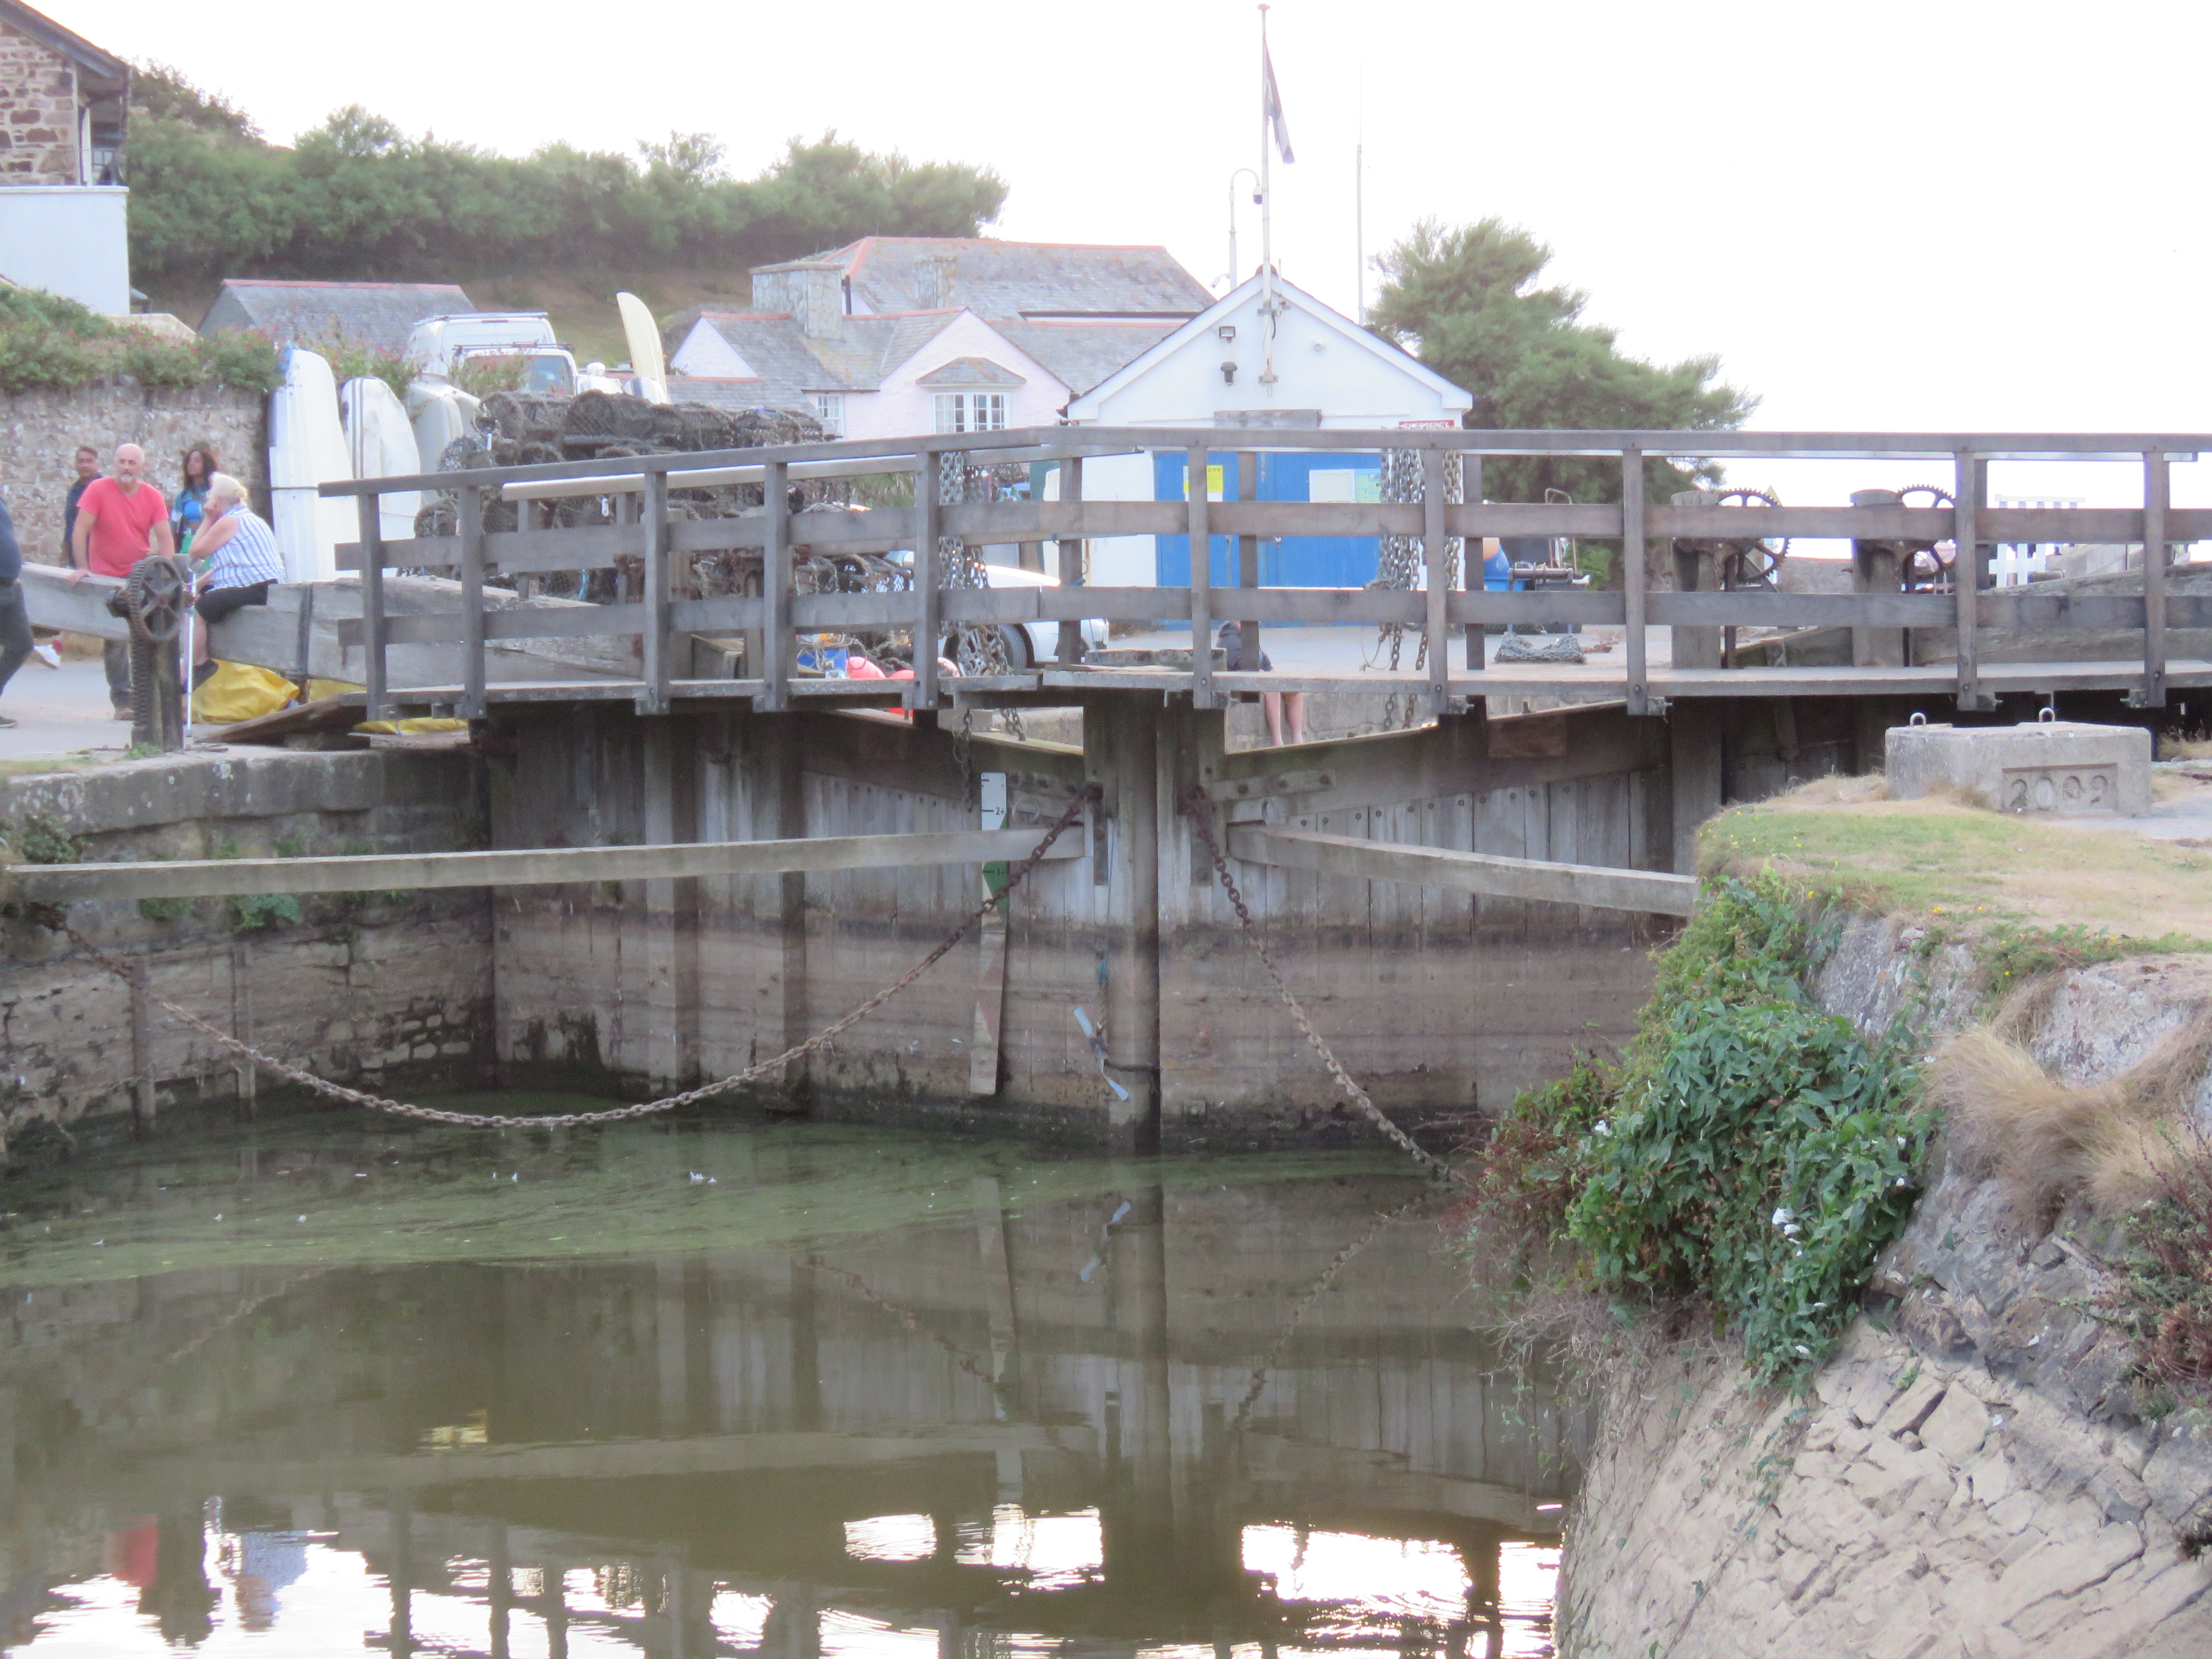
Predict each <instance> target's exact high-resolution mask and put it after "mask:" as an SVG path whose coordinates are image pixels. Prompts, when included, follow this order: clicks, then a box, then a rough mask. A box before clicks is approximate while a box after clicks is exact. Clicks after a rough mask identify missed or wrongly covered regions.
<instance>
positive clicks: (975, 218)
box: [130, 65, 1006, 283]
mask: <svg viewBox="0 0 2212 1659" xmlns="http://www.w3.org/2000/svg"><path fill="white" fill-rule="evenodd" d="M132 99H133V105H134V109H133V113H132V118H131V149H130V167H131V264H132V268H133V270H136V271H137V272H138V273H139V276H140V280H141V282H142V283H144V282H146V281H148V280H151V281H154V282H162V281H173V280H178V279H185V280H200V281H207V280H210V279H215V278H220V277H224V276H247V275H252V276H304V277H345V278H370V277H384V278H417V279H432V280H437V279H449V278H451V277H452V276H454V275H455V274H456V273H465V272H468V271H471V270H485V269H492V270H502V271H512V270H544V269H562V270H613V269H623V268H629V267H635V266H636V265H638V264H641V263H642V264H678V263H685V262H698V263H715V264H726V265H732V266H738V267H740V268H742V266H744V265H745V264H758V263H761V262H763V261H766V260H772V259H778V258H791V257H793V256H796V255H799V254H802V253H808V252H816V251H817V250H819V249H823V248H828V247H834V246H837V245H839V244H840V243H842V242H847V241H850V240H853V239H854V238H855V237H859V236H865V235H870V234H881V235H895V236H973V235H974V234H975V233H976V231H977V229H978V228H980V227H981V226H982V225H983V224H986V223H987V222H990V221H991V220H993V219H995V218H996V217H997V216H998V215H999V210H1000V207H1001V206H1002V205H1003V204H1004V203H1005V201H1006V184H1005V182H1004V181H1003V180H1002V179H1000V178H999V176H998V175H997V174H996V173H994V172H992V171H990V170H989V169H988V168H979V167H967V166H963V165H959V164H956V163H935V162H927V163H923V162H914V161H908V160H907V159H906V158H905V157H903V156H901V155H872V154H869V153H867V152H866V151H863V150H862V149H860V148H859V147H858V146H857V145H854V144H850V143H843V142H842V141H840V140H839V139H838V138H837V137H836V134H835V133H834V132H832V133H828V134H825V135H824V136H823V137H822V138H821V139H820V140H819V141H818V142H817V143H801V142H800V141H799V140H798V139H796V138H794V139H793V140H792V141H791V143H790V146H789V148H788V149H787V151H786V153H785V155H784V156H783V158H782V159H781V161H778V162H776V164H775V166H773V167H769V169H768V170H767V171H766V172H765V173H762V174H761V175H760V176H759V177H757V178H755V179H728V178H725V177H724V176H722V173H721V170H720V167H721V148H720V145H719V144H717V143H714V141H713V140H712V139H710V138H708V137H706V136H705V135H703V134H697V133H692V134H678V133H671V134H670V135H669V138H668V141H667V142H666V143H656V144H648V145H641V146H640V153H639V155H637V156H636V157H635V158H633V157H630V156H627V155H612V154H607V153H603V152H590V151H585V150H579V149H571V148H569V147H568V146H567V145H565V144H554V145H549V146H547V147H546V148H545V149H541V150H539V151H538V152H537V153H536V154H535V155H530V156H528V157H525V158H520V159H517V158H514V157H511V156H504V155H494V154H491V153H489V152H488V151H485V150H480V149H472V148H471V147H470V146H467V145H465V144H455V143H446V142H443V141H441V140H439V139H436V138H434V137H427V136H426V137H410V136H408V135H407V134H404V133H403V132H401V131H399V129H398V127H396V126H395V125H392V123H391V122H390V121H387V120H386V119H384V118H382V117H380V116H376V115H372V114H370V113H369V112H368V111H366V110H364V109H362V107H361V106H358V105H355V106H349V107H348V108H345V109H342V110H340V111H338V112H337V113H335V114H333V115H332V116H331V118H329V119H328V120H326V121H325V123H324V124H323V125H321V126H319V127H318V128H316V129H315V130H314V131H312V132H308V133H305V134H303V135H301V137H300V138H299V139H298V141H297V142H296V143H294V144H292V145H291V146H290V147H289V148H285V147H282V146H278V145H274V144H270V143H267V142H266V141H265V140H264V139H263V137H261V135H260V134H259V133H258V132H257V131H255V130H254V128H253V125H252V122H251V121H250V120H248V119H247V118H246V116H245V115H244V114H243V113H242V112H240V111H238V110H236V109H234V108H233V107H232V106H228V105H227V104H225V103H224V102H223V101H222V100H221V99H219V98H216V97H214V96H212V95H211V94H207V93H204V92H203V91H201V90H200V89H198V88H195V87H193V86H192V85H191V83H190V82H186V81H185V80H184V79H183V78H182V77H181V76H179V75H177V74H176V72H175V71H173V70H167V69H163V68H161V67H159V66H157V65H147V66H142V67H141V68H140V69H139V70H137V74H136V76H134V79H133V82H132Z"/></svg>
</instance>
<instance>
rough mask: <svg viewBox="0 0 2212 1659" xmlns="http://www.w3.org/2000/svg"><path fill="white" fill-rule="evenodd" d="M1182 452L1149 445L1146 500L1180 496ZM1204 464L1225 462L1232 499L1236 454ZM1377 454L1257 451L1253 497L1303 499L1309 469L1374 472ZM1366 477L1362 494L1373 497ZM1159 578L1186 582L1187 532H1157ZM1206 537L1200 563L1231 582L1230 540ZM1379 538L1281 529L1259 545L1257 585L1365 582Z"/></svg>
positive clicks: (1378, 554) (1375, 561)
mask: <svg viewBox="0 0 2212 1659" xmlns="http://www.w3.org/2000/svg"><path fill="white" fill-rule="evenodd" d="M1185 464H1186V463H1185V460H1184V457H1183V456H1182V453H1181V452H1179V451H1173V450H1170V451H1164V452H1156V453H1154V454H1153V456H1152V499H1153V500H1154V501H1182V500H1184V499H1186V497H1185V496H1184V494H1183V487H1182V475H1183V469H1184V466H1185ZM1207 465H1210V466H1218V467H1221V468H1223V469H1225V471H1224V472H1223V475H1222V476H1223V477H1224V479H1225V481H1226V483H1227V485H1228V488H1227V491H1226V494H1227V495H1228V496H1229V498H1230V499H1231V500H1232V501H1233V500H1235V499H1236V498H1237V457H1236V456H1235V455H1233V454H1218V455H1212V456H1209V457H1208V458H1207ZM1382 465H1383V460H1382V457H1381V456H1379V455H1350V454H1333V453H1319V454H1315V453H1307V454H1262V455H1261V457H1260V489H1259V499H1260V500H1261V501H1311V500H1312V499H1313V495H1312V493H1311V492H1312V488H1313V484H1312V474H1314V473H1315V472H1317V471H1345V470H1346V469H1349V470H1351V471H1352V472H1353V474H1354V475H1355V477H1357V476H1358V475H1361V474H1366V475H1370V478H1371V477H1373V476H1376V475H1379V473H1380V471H1381V468H1382ZM1372 488H1373V486H1372V483H1371V482H1370V484H1369V489H1370V496H1369V499H1372V495H1371V491H1372ZM1152 539H1153V541H1154V543H1155V544H1156V545H1157V549H1158V564H1159V584H1160V586H1163V587H1188V586H1190V538H1189V537H1188V536H1156V537H1154V538H1152ZM1208 539H1209V540H1210V542H1211V544H1212V548H1211V555H1212V556H1211V557H1210V558H1209V559H1208V560H1207V568H1208V569H1209V570H1210V571H1211V572H1212V580H1213V585H1214V586H1216V587H1234V586H1236V585H1237V544H1236V539H1235V538H1233V537H1230V536H1214V537H1211V538H1208ZM1382 557H1383V550H1382V547H1381V544H1379V543H1378V542H1377V541H1376V538H1374V537H1372V536H1285V537H1284V538H1282V539H1281V540H1280V541H1263V542H1261V544H1260V585H1261V586H1262V587H1364V586H1366V585H1367V584H1368V583H1369V582H1371V581H1373V580H1375V574H1376V571H1377V570H1378V569H1379V568H1381V566H1382Z"/></svg>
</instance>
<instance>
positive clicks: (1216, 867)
mask: <svg viewBox="0 0 2212 1659" xmlns="http://www.w3.org/2000/svg"><path fill="white" fill-rule="evenodd" d="M1177 804H1178V805H1180V806H1181V808H1182V812H1183V815H1184V816H1185V817H1188V818H1189V819H1190V821H1191V823H1192V826H1193V827H1194V828H1195V829H1197V831H1198V837H1199V839H1200V841H1202V842H1205V843H1206V855H1207V856H1208V857H1209V858H1211V859H1212V860H1213V873H1214V874H1215V875H1216V876H1217V877H1218V878H1220V881H1221V888H1222V890H1223V891H1224V892H1225V893H1227V894H1228V895H1229V902H1230V903H1231V905H1232V906H1233V907H1235V908H1236V911H1237V921H1240V922H1242V923H1243V925H1244V940H1245V943H1246V944H1248V945H1250V946H1251V947H1252V951H1253V954H1254V955H1255V956H1257V957H1259V958H1260V965H1261V967H1262V968H1265V969H1267V977H1268V978H1269V979H1271V980H1273V981H1274V985H1275V992H1276V994H1277V995H1279V996H1280V997H1281V998H1282V1000H1283V1006H1285V1008H1287V1009H1289V1010H1290V1011H1291V1019H1292V1020H1293V1021H1294V1022H1296V1024H1297V1028H1298V1030H1300V1031H1301V1032H1302V1033H1304V1036H1305V1040H1306V1042H1308V1043H1309V1044H1310V1045H1311V1047H1312V1048H1313V1051H1314V1053H1315V1054H1318V1055H1320V1056H1321V1063H1322V1065H1323V1066H1327V1067H1328V1073H1329V1075H1330V1076H1331V1077H1333V1078H1334V1079H1336V1080H1337V1083H1338V1085H1339V1086H1340V1087H1341V1088H1342V1089H1343V1091H1344V1092H1345V1093H1346V1095H1347V1096H1348V1097H1350V1098H1351V1101H1352V1104H1353V1105H1354V1106H1357V1107H1358V1109H1360V1111H1361V1112H1362V1113H1364V1114H1365V1115H1366V1118H1367V1121H1369V1122H1370V1123H1372V1124H1373V1125H1374V1126H1375V1127H1376V1129H1377V1130H1379V1131H1380V1132H1381V1133H1382V1134H1383V1136H1384V1138H1385V1139H1389V1141H1391V1142H1392V1143H1393V1144H1395V1146H1397V1147H1398V1148H1399V1150H1400V1151H1401V1152H1404V1153H1405V1154H1406V1155H1407V1157H1408V1158H1412V1159H1413V1161H1414V1162H1415V1163H1417V1164H1419V1165H1421V1167H1422V1168H1424V1169H1425V1170H1428V1171H1429V1173H1430V1174H1431V1175H1433V1176H1436V1177H1437V1179H1439V1180H1442V1181H1449V1182H1455V1183H1456V1184H1457V1185H1459V1186H1462V1187H1464V1186H1466V1185H1467V1184H1468V1179H1467V1177H1466V1176H1463V1175H1462V1174H1461V1173H1460V1172H1459V1171H1458V1170H1455V1169H1454V1168H1452V1166H1451V1165H1450V1164H1447V1163H1445V1162H1444V1161H1443V1159H1442V1158H1438V1157H1437V1156H1436V1155H1435V1154H1434V1153H1433V1152H1426V1151H1425V1150H1423V1149H1422V1148H1421V1147H1420V1146H1417V1145H1415V1144H1414V1141H1413V1137H1412V1136H1411V1135H1409V1134H1407V1133H1406V1132H1405V1131H1404V1130H1403V1129H1401V1128H1400V1127H1398V1126H1397V1125H1396V1124H1395V1123H1393V1122H1392V1121H1390V1120H1389V1117H1387V1116H1386V1115H1384V1114H1383V1109H1382V1108H1381V1107H1379V1106H1377V1105H1376V1103H1374V1102H1373V1101H1372V1100H1370V1099H1369V1098H1368V1096H1367V1091H1366V1090H1364V1089H1363V1088H1361V1087H1360V1086H1359V1085H1358V1083H1356V1082H1354V1081H1353V1080H1352V1073H1349V1072H1347V1071H1346V1070H1345V1069H1344V1067H1343V1066H1342V1065H1341V1064H1340V1062H1339V1061H1338V1060H1337V1058H1336V1055H1335V1054H1334V1051H1332V1050H1331V1049H1330V1048H1329V1046H1328V1042H1326V1041H1325V1040H1324V1039H1323V1038H1322V1034H1321V1033H1320V1032H1319V1031H1316V1030H1314V1024H1313V1022H1312V1021H1311V1020H1310V1019H1308V1018H1306V1011H1305V1010H1304V1008H1303V1007H1302V1006H1299V1003H1298V1000H1297V998H1296V997H1295V996H1293V995H1291V987H1290V986H1289V984H1288V983H1286V982H1285V980H1284V978H1283V972H1282V969H1279V968H1278V967H1276V966H1275V958H1274V957H1272V956H1271V955H1269V954H1268V951H1267V942H1266V941H1265V940H1264V939H1261V937H1260V930H1259V928H1258V927H1256V926H1255V925H1254V923H1253V921H1252V912H1251V911H1250V910H1249V909H1248V908H1246V907H1245V903H1244V895H1243V893H1241V892H1240V891H1238V890H1237V879H1236V878H1235V877H1233V876H1231V874H1230V873H1229V860H1228V859H1227V858H1226V857H1225V856H1224V854H1223V853H1222V851H1221V843H1220V842H1218V840H1216V839H1215V837H1214V834H1213V803H1212V801H1211V800H1210V799H1207V798H1206V792H1205V791H1204V790H1202V789H1199V788H1196V787H1192V788H1190V789H1188V790H1186V791H1184V793H1183V795H1182V799H1181V800H1180V801H1179V802H1178V803H1177Z"/></svg>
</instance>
